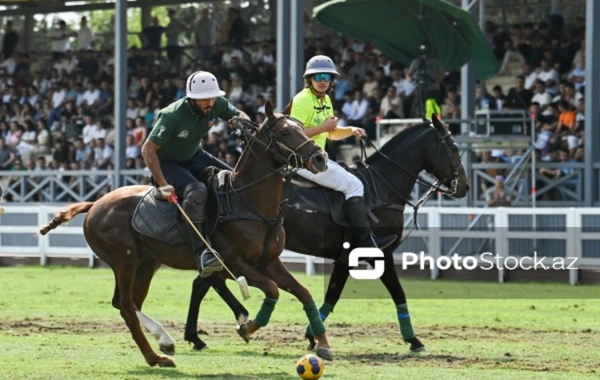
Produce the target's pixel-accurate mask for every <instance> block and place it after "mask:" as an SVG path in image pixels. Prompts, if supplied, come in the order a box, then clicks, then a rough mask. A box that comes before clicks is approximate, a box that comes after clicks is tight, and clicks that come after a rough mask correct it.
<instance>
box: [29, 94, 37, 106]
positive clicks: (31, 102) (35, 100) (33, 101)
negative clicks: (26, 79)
mask: <svg viewBox="0 0 600 380" xmlns="http://www.w3.org/2000/svg"><path fill="white" fill-rule="evenodd" d="M39 100H40V96H39V95H38V94H35V95H32V96H29V97H27V103H29V104H31V105H32V106H33V105H35V103H37V102H38V101H39Z"/></svg>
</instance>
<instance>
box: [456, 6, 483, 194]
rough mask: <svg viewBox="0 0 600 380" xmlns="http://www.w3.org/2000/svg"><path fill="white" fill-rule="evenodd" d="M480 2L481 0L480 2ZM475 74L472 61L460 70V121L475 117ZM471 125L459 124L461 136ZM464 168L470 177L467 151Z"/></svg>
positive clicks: (468, 152) (471, 11)
mask: <svg viewBox="0 0 600 380" xmlns="http://www.w3.org/2000/svg"><path fill="white" fill-rule="evenodd" d="M480 1H481V0H480ZM468 6H469V0H462V7H463V9H468ZM469 13H471V16H473V17H474V16H475V10H474V9H473V8H471V9H470V10H469ZM474 91H475V72H474V70H473V60H472V59H471V60H469V62H468V63H467V64H466V65H464V66H463V67H462V68H461V75H460V97H461V107H460V108H461V109H460V118H461V119H462V120H472V119H473V115H475V96H474V95H475V94H474ZM470 127H471V123H464V122H463V123H462V124H461V134H462V135H468V134H469V132H470V129H471V128H470ZM463 161H464V162H463V164H464V168H465V170H467V173H466V174H467V177H468V178H470V176H471V174H472V173H471V171H470V168H471V151H470V150H469V151H467V154H466V155H465V157H464V160H463ZM470 198H471V194H468V195H467V196H466V197H465V198H463V200H462V203H463V206H469V205H470V204H471V200H470Z"/></svg>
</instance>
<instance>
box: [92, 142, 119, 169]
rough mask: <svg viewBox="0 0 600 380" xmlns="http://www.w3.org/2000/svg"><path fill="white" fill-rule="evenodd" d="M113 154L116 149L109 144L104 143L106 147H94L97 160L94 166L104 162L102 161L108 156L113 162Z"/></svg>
mask: <svg viewBox="0 0 600 380" xmlns="http://www.w3.org/2000/svg"><path fill="white" fill-rule="evenodd" d="M113 155H114V150H113V148H111V147H110V145H108V144H104V148H99V147H96V148H94V158H95V161H96V162H95V165H94V166H97V165H98V164H100V163H102V161H104V160H105V159H107V158H108V159H109V162H112V160H113Z"/></svg>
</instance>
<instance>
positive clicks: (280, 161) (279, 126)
mask: <svg viewBox="0 0 600 380" xmlns="http://www.w3.org/2000/svg"><path fill="white" fill-rule="evenodd" d="M265 108H266V116H267V119H266V120H265V122H264V123H263V124H262V125H261V126H260V128H259V129H258V131H257V132H256V134H255V135H253V136H251V138H250V142H249V143H248V145H247V146H246V148H245V149H244V152H243V153H242V155H241V157H240V159H239V161H238V163H237V165H236V167H235V169H234V170H233V172H232V173H231V176H230V177H229V179H230V180H229V181H228V182H227V183H228V184H229V186H230V187H229V189H230V190H231V193H228V196H229V197H228V200H229V201H231V204H233V205H234V210H236V211H239V212H240V214H238V215H237V216H239V218H238V217H237V216H236V217H233V218H229V219H228V220H227V221H222V220H220V219H219V221H218V222H217V217H218V216H217V215H216V214H217V210H216V209H217V207H219V208H220V205H219V206H217V198H216V197H217V196H218V194H215V192H214V191H211V190H210V189H211V186H212V185H213V180H214V177H212V176H211V177H209V178H208V180H207V182H208V184H207V186H208V188H209V195H208V200H207V203H206V205H207V223H209V225H210V226H215V227H214V229H213V233H212V235H211V240H212V247H213V248H214V249H215V250H216V251H217V252H219V253H220V255H221V257H222V258H223V261H224V263H225V265H226V266H227V267H228V268H229V270H231V272H233V274H234V275H236V276H244V277H245V278H246V280H247V281H248V284H249V285H250V286H253V287H257V288H259V289H260V290H262V291H263V292H264V293H265V296H266V298H265V300H264V302H263V305H262V307H261V309H260V311H259V313H258V314H257V316H256V318H255V319H254V320H245V321H240V323H241V325H240V326H238V333H239V334H240V335H241V336H242V337H243V338H244V339H246V340H247V339H248V336H249V335H250V334H252V333H253V332H255V331H256V330H258V329H259V328H260V327H264V326H266V325H267V323H268V321H269V318H270V316H271V313H272V312H273V310H274V307H275V303H276V302H277V300H278V298H279V289H282V290H285V291H288V292H290V293H292V294H293V295H294V296H296V297H297V298H298V300H300V302H301V303H302V304H303V308H304V311H305V313H306V315H307V317H308V320H309V323H310V325H311V326H312V328H313V329H316V330H317V331H318V332H317V333H316V335H317V340H318V348H317V354H318V355H320V356H321V357H323V358H324V359H331V358H332V355H331V350H330V346H329V343H328V341H327V336H326V333H325V327H324V325H323V322H322V320H321V319H320V318H319V312H318V310H317V306H316V304H315V301H314V300H313V297H312V295H311V294H310V293H309V291H308V290H307V289H306V288H305V287H304V286H303V285H302V284H300V283H299V282H298V281H297V280H296V279H295V278H294V277H293V276H292V275H291V274H290V272H289V271H288V270H287V269H286V267H285V266H284V265H283V263H282V262H281V260H280V258H279V256H280V255H281V252H282V251H283V246H284V242H285V231H284V229H283V226H282V223H281V217H280V200H281V197H282V189H283V182H284V180H283V178H284V173H285V171H287V170H288V168H289V166H290V165H292V166H295V167H301V166H303V167H307V168H308V169H310V170H311V171H313V172H315V173H316V172H321V171H324V170H326V169H327V160H326V155H325V153H324V152H323V151H322V150H321V149H320V148H319V147H318V146H317V145H316V144H315V143H314V142H313V141H312V140H311V139H309V138H308V137H306V134H305V133H304V131H303V129H302V125H301V124H300V123H298V122H296V121H294V120H293V119H291V118H289V117H287V116H278V117H276V116H275V115H274V113H273V106H272V105H271V103H270V102H267V104H266V107H265ZM238 126H239V127H240V128H241V129H243V127H242V124H241V123H240V124H238ZM206 172H210V170H208V171H205V173H206ZM227 173H228V172H226V171H222V172H220V173H219V174H227ZM219 178H221V177H219ZM148 191H156V190H154V188H153V187H151V186H127V187H121V188H119V189H116V190H114V191H112V192H110V193H108V194H106V195H105V196H104V197H102V198H101V199H99V200H98V201H96V202H94V203H91V202H82V203H77V204H74V205H71V206H69V207H68V208H67V209H66V210H65V211H61V212H59V213H57V214H56V215H55V217H54V219H53V220H52V221H51V222H50V223H49V224H48V225H46V226H43V227H42V228H41V229H40V233H41V234H42V235H44V234H46V233H47V232H48V231H49V230H51V229H54V228H56V227H57V226H58V225H59V224H61V223H65V222H68V221H69V220H70V219H72V218H73V217H74V216H75V215H77V214H79V213H83V212H87V215H86V218H85V221H84V226H83V228H84V234H85V238H86V241H87V243H88V244H89V246H90V247H91V249H92V250H93V251H94V253H95V254H96V255H97V256H98V257H99V258H100V259H102V260H103V261H104V262H105V263H106V264H108V265H109V266H110V268H112V270H113V272H114V276H115V290H114V296H113V299H112V305H113V307H115V308H116V309H118V310H119V311H120V313H121V317H122V318H123V319H124V320H125V323H126V324H127V327H128V328H129V330H130V331H131V335H132V337H133V339H134V340H135V342H136V344H137V346H138V347H139V349H140V351H141V352H142V355H143V356H144V358H145V360H146V362H147V363H148V364H149V365H150V366H154V365H159V366H161V367H165V366H167V367H168V366H174V363H173V361H172V360H171V358H169V357H168V356H164V355H157V354H156V353H155V352H154V351H153V350H152V348H151V347H150V344H149V343H148V341H147V340H146V337H145V336H144V333H143V331H142V329H141V327H140V322H141V323H142V324H143V325H144V326H145V327H146V328H147V329H148V330H149V331H150V332H151V333H152V334H153V335H154V337H155V338H156V339H157V340H158V342H159V347H160V349H161V351H163V352H164V353H166V354H167V355H173V354H174V353H175V346H174V342H173V339H172V338H171V337H170V336H169V334H168V333H167V332H166V331H165V329H164V328H163V326H162V325H161V324H160V323H158V322H156V321H154V320H153V319H151V318H150V317H149V316H147V315H146V314H144V313H142V312H141V310H142V304H143V302H144V299H145V298H146V295H147V294H148V289H149V287H150V281H151V280H152V277H153V275H154V274H155V272H156V271H157V269H158V268H159V267H160V266H161V265H167V266H170V267H172V268H175V269H184V270H197V266H196V262H195V258H194V255H193V253H192V251H191V248H190V246H189V245H188V244H186V243H181V244H168V243H166V242H163V241H159V240H156V239H152V238H149V237H147V236H144V235H142V234H140V233H138V232H137V231H136V230H135V229H134V228H133V227H132V217H133V215H134V210H135V209H136V207H137V205H138V203H139V202H140V199H141V196H142V194H145V193H147V192H148ZM172 207H173V208H174V207H175V206H172ZM249 210H250V211H249ZM219 217H220V215H219ZM165 221H166V220H165ZM180 223H185V220H183V221H180ZM216 274H217V275H219V276H222V277H221V278H222V279H223V281H225V279H227V278H231V277H228V276H229V274H228V272H227V271H225V270H223V271H221V272H218V273H216ZM236 302H237V300H236ZM246 316H247V313H246V315H245V316H244V317H246Z"/></svg>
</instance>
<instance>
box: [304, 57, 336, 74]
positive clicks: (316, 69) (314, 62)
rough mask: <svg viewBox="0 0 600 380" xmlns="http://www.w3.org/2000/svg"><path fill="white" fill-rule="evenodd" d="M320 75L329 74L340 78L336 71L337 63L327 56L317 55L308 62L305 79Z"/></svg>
mask: <svg viewBox="0 0 600 380" xmlns="http://www.w3.org/2000/svg"><path fill="white" fill-rule="evenodd" d="M319 73H329V74H333V75H334V76H336V77H338V76H340V73H338V72H337V70H336V69H335V63H333V61H332V60H331V58H329V57H328V56H326V55H315V56H314V57H312V58H311V59H309V60H308V62H306V70H305V71H304V78H306V77H308V76H310V75H313V74H319Z"/></svg>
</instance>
